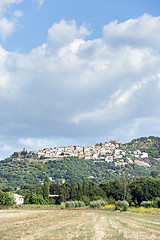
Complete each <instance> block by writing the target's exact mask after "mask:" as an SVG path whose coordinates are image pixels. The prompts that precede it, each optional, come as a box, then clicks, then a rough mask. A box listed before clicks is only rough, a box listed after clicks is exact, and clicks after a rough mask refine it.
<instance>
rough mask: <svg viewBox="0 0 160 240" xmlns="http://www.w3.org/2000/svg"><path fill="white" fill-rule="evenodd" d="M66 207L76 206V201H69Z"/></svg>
mask: <svg viewBox="0 0 160 240" xmlns="http://www.w3.org/2000/svg"><path fill="white" fill-rule="evenodd" d="M65 206H66V208H75V202H73V201H67V202H66V203H65Z"/></svg>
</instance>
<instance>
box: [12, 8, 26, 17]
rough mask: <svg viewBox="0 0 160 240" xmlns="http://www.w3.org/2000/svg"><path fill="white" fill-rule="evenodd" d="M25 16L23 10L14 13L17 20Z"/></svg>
mask: <svg viewBox="0 0 160 240" xmlns="http://www.w3.org/2000/svg"><path fill="white" fill-rule="evenodd" d="M23 14H24V13H23V11H22V10H16V11H15V12H14V16H15V17H17V18H19V17H22V16H23Z"/></svg>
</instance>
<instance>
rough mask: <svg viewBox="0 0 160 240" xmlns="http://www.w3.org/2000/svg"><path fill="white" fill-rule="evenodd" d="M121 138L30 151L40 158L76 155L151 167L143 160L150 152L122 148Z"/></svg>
mask: <svg viewBox="0 0 160 240" xmlns="http://www.w3.org/2000/svg"><path fill="white" fill-rule="evenodd" d="M120 143H121V142H120V140H116V141H113V140H111V141H109V142H104V143H99V144H96V145H91V146H86V147H82V146H59V147H54V148H44V149H43V150H38V151H30V154H36V155H37V156H38V158H40V159H42V158H50V159H54V158H56V159H57V158H60V157H67V156H70V157H71V156H74V157H79V158H83V159H86V160H87V159H92V160H94V162H95V163H96V162H104V161H105V162H107V163H109V162H114V164H115V165H125V164H130V163H133V162H134V163H136V164H137V165H140V166H145V167H150V164H148V163H147V162H144V161H142V160H144V159H147V158H148V153H146V152H141V151H140V150H135V151H129V152H128V151H127V152H126V151H125V150H122V149H121V148H120Z"/></svg>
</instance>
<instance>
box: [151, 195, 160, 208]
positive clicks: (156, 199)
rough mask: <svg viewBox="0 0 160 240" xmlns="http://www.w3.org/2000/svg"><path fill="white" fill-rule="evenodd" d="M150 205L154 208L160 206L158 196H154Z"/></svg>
mask: <svg viewBox="0 0 160 240" xmlns="http://www.w3.org/2000/svg"><path fill="white" fill-rule="evenodd" d="M152 207H154V208H160V198H159V197H156V198H155V200H154V202H153V203H152Z"/></svg>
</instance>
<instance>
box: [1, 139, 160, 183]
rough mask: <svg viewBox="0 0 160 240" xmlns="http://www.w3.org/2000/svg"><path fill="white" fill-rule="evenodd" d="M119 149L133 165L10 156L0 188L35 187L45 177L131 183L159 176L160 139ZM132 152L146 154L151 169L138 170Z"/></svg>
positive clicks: (6, 162) (74, 159)
mask: <svg viewBox="0 0 160 240" xmlns="http://www.w3.org/2000/svg"><path fill="white" fill-rule="evenodd" d="M119 149H122V150H125V151H126V153H127V156H129V157H130V158H131V159H133V163H132V164H126V165H117V160H114V161H113V162H109V163H108V162H106V161H97V162H94V160H85V159H79V158H78V157H64V158H63V157H62V158H59V159H52V160H51V159H47V158H46V159H43V160H40V159H38V158H37V157H36V156H35V155H31V154H27V153H26V152H21V158H18V160H17V158H16V157H15V156H14V155H12V156H11V157H9V158H7V159H5V160H3V161H1V162H0V186H13V187H17V186H19V185H21V184H24V183H27V184H37V183H39V182H41V181H43V180H44V178H45V176H49V177H52V179H54V180H59V179H64V180H65V181H67V182H72V181H73V182H75V183H78V182H81V181H82V179H85V180H86V181H93V182H95V183H102V182H105V181H106V180H107V179H109V180H110V179H114V178H120V177H126V178H129V179H134V178H136V177H138V176H150V175H154V174H160V138H158V137H149V138H139V139H134V140H132V141H131V142H130V143H127V144H120V146H119ZM134 150H141V151H142V152H147V153H148V154H149V156H148V158H147V159H145V162H147V163H149V164H150V167H144V166H139V165H137V164H136V163H135V162H134V159H135V157H133V156H132V152H133V151H134Z"/></svg>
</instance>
